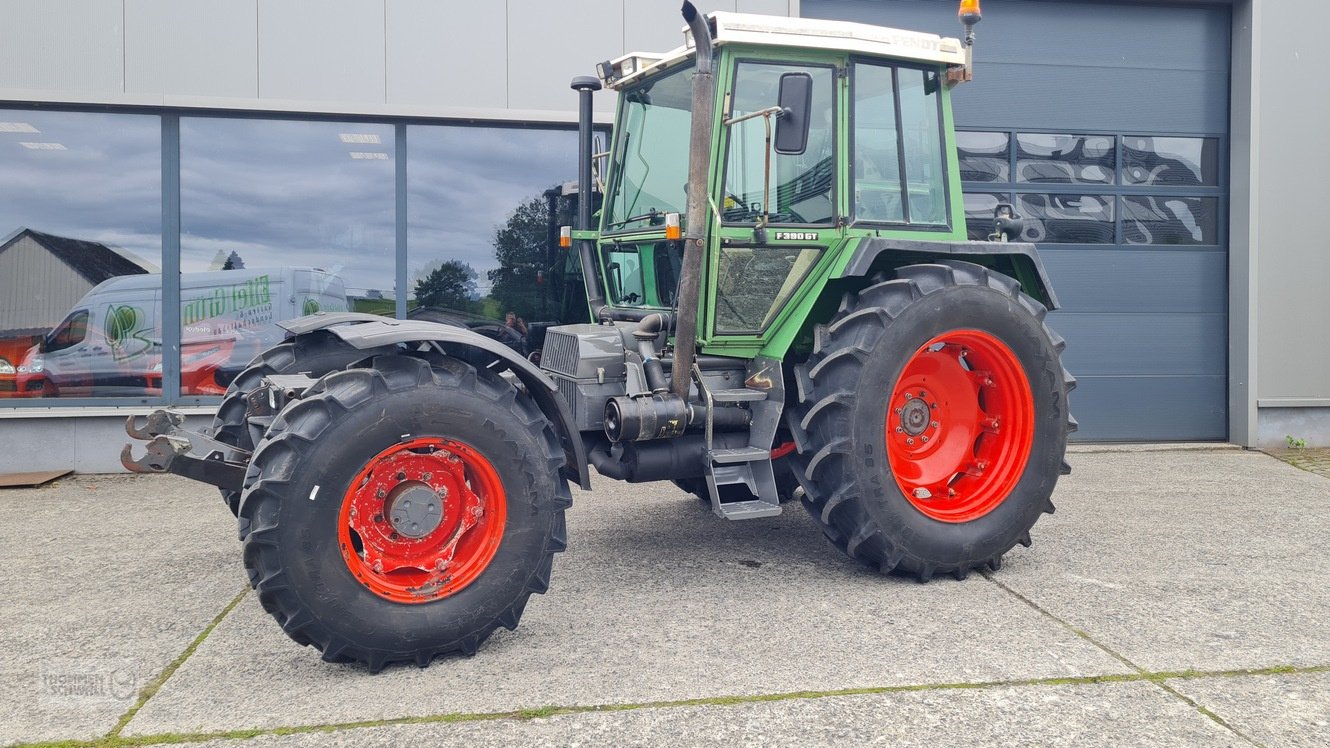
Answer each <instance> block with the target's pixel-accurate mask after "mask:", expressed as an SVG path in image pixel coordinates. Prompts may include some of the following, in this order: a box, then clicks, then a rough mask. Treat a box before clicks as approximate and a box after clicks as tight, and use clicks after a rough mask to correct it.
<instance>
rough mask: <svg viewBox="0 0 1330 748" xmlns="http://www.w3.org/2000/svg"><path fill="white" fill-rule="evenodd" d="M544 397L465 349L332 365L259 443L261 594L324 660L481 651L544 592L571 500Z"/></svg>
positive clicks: (248, 556)
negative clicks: (479, 363)
mask: <svg viewBox="0 0 1330 748" xmlns="http://www.w3.org/2000/svg"><path fill="white" fill-rule="evenodd" d="M563 462H564V456H563V450H562V449H561V448H560V446H559V441H558V438H557V436H556V435H555V431H554V427H553V425H552V424H551V423H550V422H549V420H548V419H547V418H546V417H545V416H544V414H542V413H541V411H540V410H539V408H537V407H536V405H535V403H534V402H532V400H531V399H530V398H529V397H527V396H526V394H524V393H522V392H519V391H518V390H517V388H516V387H514V386H513V385H512V384H510V383H508V382H507V381H506V380H504V379H502V378H501V377H499V376H498V375H496V374H494V373H492V372H490V371H488V370H485V369H480V370H477V369H476V368H475V367H473V366H471V365H469V364H467V363H465V362H463V361H459V360H457V359H454V358H447V357H438V358H435V359H432V360H431V361H429V362H427V361H425V360H423V359H421V358H416V357H412V356H407V355H389V356H379V357H376V358H374V359H373V360H372V361H371V362H370V366H368V367H366V368H354V369H347V370H345V371H338V372H334V373H332V374H329V375H327V376H325V377H324V378H323V379H321V380H319V382H318V383H316V384H315V385H314V386H313V387H311V388H310V389H309V390H308V392H307V393H306V396H305V397H304V398H303V399H302V400H300V401H298V402H296V403H293V404H291V405H290V406H288V407H287V408H285V409H284V410H283V411H282V412H281V413H280V414H279V415H278V416H277V418H276V419H275V420H274V421H273V424H272V426H271V427H270V428H269V430H268V433H267V435H266V436H265V437H264V438H263V440H262V441H261V442H260V444H259V446H258V449H257V450H255V452H254V458H253V460H252V461H251V462H250V465H249V469H248V472H247V474H246V477H245V491H244V496H243V498H242V500H241V502H240V517H241V525H242V527H247V528H248V530H249V532H248V534H247V535H246V536H245V537H244V538H243V541H244V558H245V565H246V567H247V571H248V573H249V576H250V581H251V584H253V586H254V588H255V589H256V590H257V591H258V596H259V601H260V603H261V604H262V605H263V607H264V609H265V610H267V611H268V612H269V613H270V614H272V616H273V617H274V618H275V619H277V622H278V623H279V624H281V626H282V629H283V630H284V631H286V633H287V634H288V635H289V636H290V637H291V638H292V639H294V640H295V641H296V642H297V643H300V644H309V645H312V646H314V647H316V648H317V649H319V650H320V651H322V652H323V659H325V660H328V661H330V662H348V661H349V662H359V663H363V664H365V665H367V666H368V667H369V669H370V670H371V671H378V670H380V669H382V668H383V667H384V666H385V665H387V664H391V663H395V662H413V663H415V664H416V665H419V666H420V667H425V666H427V665H428V664H429V663H430V661H431V660H433V659H434V657H436V656H438V655H443V654H448V653H453V652H460V653H463V654H473V653H474V652H475V651H476V648H477V647H478V646H479V645H480V643H481V642H482V641H484V640H485V639H486V638H487V637H488V636H489V635H490V634H491V633H492V632H493V631H494V629H495V628H497V627H498V626H504V627H506V628H508V629H513V628H515V627H516V626H517V621H518V618H519V617H520V616H521V615H522V610H523V608H524V607H525V606H526V602H527V598H528V597H530V595H531V593H533V592H544V591H545V590H546V588H547V587H548V585H549V578H550V570H551V568H552V565H553V560H554V554H555V553H557V552H558V551H561V550H563V549H564V547H565V545H566V541H565V530H564V509H565V508H567V507H568V506H569V505H571V503H572V499H571V496H570V493H569V490H568V485H567V481H566V480H565V478H564V477H563V476H562V475H561V474H560V468H561V466H562V465H563Z"/></svg>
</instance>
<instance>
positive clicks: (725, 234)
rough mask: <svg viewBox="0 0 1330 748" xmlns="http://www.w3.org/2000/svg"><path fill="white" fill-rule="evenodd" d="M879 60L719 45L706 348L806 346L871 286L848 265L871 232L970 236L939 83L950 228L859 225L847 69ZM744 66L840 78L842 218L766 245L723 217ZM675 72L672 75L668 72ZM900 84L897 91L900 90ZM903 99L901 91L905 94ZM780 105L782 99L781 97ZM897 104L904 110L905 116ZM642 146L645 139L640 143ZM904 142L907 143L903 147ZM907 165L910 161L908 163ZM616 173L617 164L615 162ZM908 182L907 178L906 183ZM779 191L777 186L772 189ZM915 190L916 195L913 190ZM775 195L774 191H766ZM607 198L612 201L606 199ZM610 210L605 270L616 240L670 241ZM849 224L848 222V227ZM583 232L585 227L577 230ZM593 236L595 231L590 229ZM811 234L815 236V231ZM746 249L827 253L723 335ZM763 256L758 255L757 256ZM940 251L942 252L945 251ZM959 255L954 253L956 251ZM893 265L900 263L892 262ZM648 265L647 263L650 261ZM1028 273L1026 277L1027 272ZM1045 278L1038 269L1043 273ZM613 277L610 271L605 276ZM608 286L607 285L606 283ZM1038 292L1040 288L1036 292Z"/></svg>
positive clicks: (944, 238) (779, 352) (778, 351)
mask: <svg viewBox="0 0 1330 748" xmlns="http://www.w3.org/2000/svg"><path fill="white" fill-rule="evenodd" d="M874 59H875V58H869V57H859V56H853V55H849V54H846V53H827V52H824V51H818V50H811V49H796V48H780V47H756V46H743V45H726V46H723V47H721V48H720V50H719V55H718V57H717V64H716V76H715V77H716V89H717V94H716V95H717V100H716V111H717V117H716V122H715V123H714V124H713V128H712V137H713V141H712V142H713V148H712V154H711V160H710V166H709V185H710V190H709V194H710V196H711V199H712V201H713V210H711V211H709V212H708V226H707V236H708V237H709V246H708V247H707V251H706V253H705V259H704V270H703V277H702V293H701V307H702V308H701V309H700V310H699V314H698V331H697V332H698V345H699V348H700V350H701V352H702V353H706V354H713V355H722V356H733V357H738V358H753V357H755V356H758V355H761V356H766V357H770V358H773V359H784V358H785V356H786V355H787V354H788V353H789V352H790V351H791V349H792V348H798V347H799V345H800V341H801V339H803V340H804V341H806V340H807V339H809V338H810V334H811V328H812V325H813V324H814V323H815V322H818V321H823V320H825V319H827V318H828V317H830V316H831V314H833V313H834V312H835V309H836V307H837V305H838V304H839V299H840V296H841V295H842V294H843V293H844V292H845V291H847V290H852V289H856V288H861V287H863V286H864V285H866V283H867V282H868V281H867V278H864V277H859V278H847V277H845V272H846V267H847V265H848V264H849V263H850V261H851V258H852V257H853V255H854V252H855V250H856V249H858V248H859V246H860V244H861V242H862V241H863V240H864V239H867V238H883V239H902V240H914V241H938V242H963V241H965V240H966V225H965V209H964V202H963V197H962V194H961V182H960V167H959V164H958V162H957V158H956V148H955V132H954V125H953V120H952V108H951V96H950V90H949V89H948V88H947V87H946V86H941V87H940V89H939V90H938V91H937V94H938V95H939V99H940V112H941V146H942V158H943V164H944V172H945V175H946V201H947V204H948V208H949V213H948V215H949V216H950V220H949V222H948V225H946V226H905V225H900V224H897V225H884V224H880V223H879V224H864V223H854V222H852V221H853V219H852V218H850V216H851V214H852V211H851V205H850V196H851V189H852V187H851V174H850V171H851V170H850V168H849V166H848V165H850V164H852V163H853V158H854V154H853V153H851V148H852V142H851V136H852V132H851V131H852V128H853V123H852V116H851V108H852V106H853V101H852V98H851V97H852V94H851V80H850V79H851V76H850V75H849V70H850V66H851V64H852V63H853V62H854V61H872V60H874ZM883 61H884V62H888V63H899V64H901V65H902V66H904V67H902V69H903V70H904V69H907V68H908V69H931V70H936V71H937V73H938V76H939V79H945V74H946V70H945V66H941V65H938V66H920V65H919V64H918V63H914V62H910V61H905V60H900V61H897V60H889V59H886V60H883ZM739 62H771V63H787V64H793V65H800V64H809V65H813V66H816V65H834V66H835V68H836V75H835V77H834V79H833V85H834V88H835V95H834V102H835V115H834V116H835V119H834V133H835V138H834V140H835V144H834V164H835V165H836V168H835V178H834V181H833V184H834V197H833V202H834V213H835V216H836V217H837V218H836V220H837V223H835V224H819V225H817V226H812V227H810V226H808V225H803V224H799V225H789V226H787V227H781V226H779V225H777V226H773V227H769V228H768V229H767V241H766V242H765V243H761V244H759V243H756V242H754V231H753V227H752V225H751V224H749V225H737V226H736V225H726V224H724V223H723V222H722V221H720V220H718V219H719V218H720V216H719V209H718V208H716V207H715V206H719V205H726V204H727V203H726V199H727V197H726V192H725V185H724V179H725V168H726V162H727V157H728V151H727V138H728V136H729V134H730V133H729V130H730V128H728V127H726V126H725V125H724V124H723V120H724V118H725V117H726V116H728V115H729V112H728V111H727V109H728V103H729V101H730V96H731V92H733V91H734V88H735V83H736V69H737V68H736V63H739ZM667 74H668V73H667ZM893 90H894V89H893ZM895 95H896V96H899V95H900V93H899V91H898V90H897V91H896V94H895ZM620 98H621V101H620V109H619V115H618V118H617V120H616V121H618V122H620V123H622V122H623V119H624V116H625V111H626V110H625V106H626V105H625V103H624V101H623V99H624V98H625V97H623V96H621V97H620ZM773 103H774V102H773ZM899 111H900V109H899V104H898V106H897V112H898V116H899ZM623 137H624V135H623V128H622V127H619V126H616V128H615V131H614V143H613V144H612V146H611V149H612V153H614V154H618V153H620V150H619V149H620V148H621V147H623V145H624V144H623V143H621V142H620V140H621V139H622V138H623ZM638 147H639V148H640V147H641V146H640V145H639V146H638ZM899 147H902V148H903V147H904V146H899ZM902 163H903V161H902ZM611 168H612V169H613V167H611ZM616 178H618V175H616V174H611V175H610V189H611V192H613V190H614V184H615V182H614V180H615V179H616ZM898 179H900V180H904V179H905V177H904V176H898ZM904 184H906V185H907V187H906V188H905V189H908V181H907V182H904ZM772 191H773V192H774V188H773V190H772ZM911 194H913V193H911ZM768 196H770V195H768ZM607 204H608V200H607ZM608 215H609V211H608V210H603V211H602V216H601V221H602V223H601V231H600V233H599V235H598V241H599V246H600V248H601V251H600V252H599V253H598V254H599V257H598V259H599V261H600V262H601V264H602V273H604V272H605V259H604V258H605V250H606V248H607V247H610V246H613V245H614V244H623V245H629V244H640V243H643V242H663V241H665V231H664V227H663V226H659V227H657V226H649V227H646V228H639V229H637V230H634V231H629V232H621V233H617V234H616V233H613V232H607V231H606V230H605V229H606V224H607V222H608V221H607V217H608ZM847 221H848V223H847ZM782 228H785V229H786V230H787V231H788V232H797V233H799V234H801V235H802V236H800V237H799V238H798V239H784V238H780V237H777V236H776V234H777V232H778V231H781V230H782ZM580 233H582V232H579V234H580ZM588 233H589V232H588ZM808 235H811V237H810V236H808ZM748 247H756V248H757V251H758V252H760V251H762V250H768V251H770V250H779V249H782V248H809V249H816V250H817V251H819V252H820V256H819V257H818V258H817V260H816V262H815V263H813V265H812V267H811V269H809V270H808V271H807V273H806V275H805V277H804V278H803V280H802V282H800V283H799V285H798V286H797V288H796V289H795V290H794V291H793V293H792V294H791V295H790V296H789V297H788V298H787V299H786V300H785V301H784V302H783V303H781V304H780V307H779V309H778V310H776V311H774V312H773V313H770V314H769V315H768V317H767V318H766V319H765V320H764V322H765V325H764V326H763V328H762V329H761V330H760V331H746V332H740V333H727V332H718V331H717V329H716V327H717V319H718V316H719V315H718V307H717V305H718V303H720V300H719V299H718V288H719V286H720V282H721V281H720V272H721V253H722V252H724V251H726V250H727V249H730V250H735V249H737V250H743V249H746V248H748ZM751 256H752V257H756V256H757V255H756V253H753V254H752V255H751ZM939 256H941V254H939ZM948 256H952V257H954V256H955V255H948ZM879 259H880V260H881V264H882V267H884V268H889V267H891V266H892V265H893V262H892V260H891V258H889V257H887V258H879ZM927 259H928V258H927V257H924V258H920V257H919V256H918V253H913V254H912V255H911V260H910V261H912V262H919V261H927ZM978 259H979V260H980V261H981V262H985V263H986V264H991V258H978ZM894 264H900V263H899V262H898V263H894ZM644 265H645V263H644ZM877 269H878V265H876V264H875V266H874V268H873V270H874V271H876V270H877ZM644 270H646V273H645V280H646V282H647V283H651V284H654V281H655V277H654V273H653V272H651V269H650V268H646V267H644ZM1013 272H1014V273H1015V275H1016V276H1017V279H1018V280H1020V281H1021V282H1022V285H1024V286H1025V287H1026V288H1027V289H1031V288H1037V287H1038V284H1037V283H1032V282H1031V281H1032V280H1034V281H1037V280H1038V278H1037V277H1036V278H1033V279H1032V278H1030V277H1028V276H1029V273H1028V272H1023V271H1022V267H1021V266H1019V265H1016V266H1015V267H1014V268H1013ZM1021 275H1026V276H1027V277H1024V278H1022V277H1019V276H1021ZM1036 275H1037V274H1036ZM603 277H608V276H603ZM607 285H608V282H607ZM606 290H607V298H609V299H610V301H611V304H613V299H614V295H613V292H612V289H609V288H607V289H606ZM1033 295H1036V297H1038V296H1039V295H1040V294H1039V293H1038V292H1036V293H1035V294H1033ZM643 296H644V297H645V299H646V300H647V301H648V302H649V303H647V304H638V305H635V306H636V307H637V308H642V307H649V308H662V309H663V308H668V306H667V305H666V304H665V303H664V300H663V299H662V298H661V296H660V295H659V294H657V293H655V292H654V291H648V292H647V293H645V294H643Z"/></svg>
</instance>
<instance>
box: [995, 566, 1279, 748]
mask: <svg viewBox="0 0 1330 748" xmlns="http://www.w3.org/2000/svg"><path fill="white" fill-rule="evenodd" d="M981 574H982V575H983V577H984V579H987V580H988V581H990V582H992V583H993V584H995V585H997V587H998V589H1001V590H1002V591H1004V592H1006V593H1007V594H1009V595H1011V596H1012V597H1015V598H1016V599H1017V600H1020V601H1021V602H1023V603H1025V604H1026V605H1028V606H1030V607H1031V608H1033V609H1034V610H1036V611H1038V612H1039V613H1040V614H1042V615H1044V616H1045V617H1047V618H1049V619H1050V620H1052V621H1055V622H1056V623H1057V624H1058V625H1059V626H1062V627H1063V628H1065V629H1066V630H1068V631H1070V632H1071V633H1073V634H1075V635H1076V636H1078V637H1080V638H1081V639H1083V640H1085V641H1087V642H1089V643H1090V644H1092V645H1094V646H1095V647H1097V648H1099V650H1100V651H1102V652H1105V653H1107V654H1108V655H1109V656H1110V657H1112V658H1113V659H1115V660H1117V661H1118V662H1121V663H1122V664H1123V665H1126V666H1127V667H1129V668H1131V669H1132V670H1135V671H1136V673H1137V674H1139V675H1140V676H1141V677H1142V679H1143V680H1146V681H1148V682H1150V683H1153V684H1154V685H1156V686H1158V687H1159V688H1161V689H1163V691H1164V692H1165V693H1168V694H1169V695H1171V696H1173V697H1174V698H1177V699H1178V700H1180V701H1182V702H1183V703H1184V704H1186V705H1188V706H1190V707H1191V708H1192V709H1195V710H1196V711H1197V712H1198V713H1200V714H1201V715H1203V716H1205V717H1207V718H1209V719H1210V720H1211V721H1213V722H1214V723H1215V724H1217V725H1219V726H1220V727H1222V728H1224V729H1226V730H1228V731H1229V732H1231V733H1233V734H1234V735H1236V736H1238V737H1239V738H1242V739H1243V740H1245V741H1247V742H1248V743H1251V744H1252V745H1254V746H1256V747H1257V748H1265V746H1264V745H1262V744H1261V743H1260V742H1258V741H1257V740H1255V739H1254V738H1252V737H1251V736H1249V735H1247V734H1246V733H1244V732H1242V731H1241V730H1239V729H1238V728H1236V727H1234V726H1233V725H1231V724H1229V722H1228V721H1227V720H1225V719H1224V718H1223V717H1221V716H1219V715H1218V714H1216V713H1215V712H1214V711H1212V710H1210V709H1208V708H1206V707H1205V706H1203V705H1201V704H1199V703H1197V702H1196V700H1194V699H1192V698H1189V697H1188V696H1186V695H1184V694H1183V693H1182V692H1180V691H1178V690H1177V689H1175V688H1173V687H1172V686H1170V685H1168V684H1167V683H1165V682H1164V680H1165V678H1163V677H1161V676H1160V674H1158V673H1152V672H1151V671H1149V670H1146V669H1145V668H1143V667H1141V666H1140V665H1137V664H1136V663H1135V662H1132V661H1131V660H1130V659H1128V658H1127V657H1126V656H1125V655H1123V654H1121V653H1119V652H1117V651H1116V650H1114V649H1113V648H1112V647H1110V646H1108V645H1107V644H1104V643H1103V642H1101V641H1099V640H1098V639H1096V638H1094V637H1093V636H1091V635H1090V634H1089V632H1086V631H1083V630H1081V629H1079V628H1076V627H1075V626H1073V625H1071V624H1070V623H1068V622H1067V621H1064V620H1062V619H1061V618H1059V617H1057V616H1055V615H1053V614H1052V613H1051V612H1049V611H1048V610H1046V609H1045V608H1043V607H1042V606H1040V605H1039V604H1038V603H1036V602H1035V601H1033V600H1031V599H1030V598H1028V597H1026V596H1025V595H1022V594H1021V593H1019V592H1017V591H1016V590H1014V589H1012V588H1011V587H1009V586H1007V585H1005V584H1003V583H1002V582H1000V581H998V580H997V579H996V578H994V576H993V572H991V571H987V570H985V571H983V572H981Z"/></svg>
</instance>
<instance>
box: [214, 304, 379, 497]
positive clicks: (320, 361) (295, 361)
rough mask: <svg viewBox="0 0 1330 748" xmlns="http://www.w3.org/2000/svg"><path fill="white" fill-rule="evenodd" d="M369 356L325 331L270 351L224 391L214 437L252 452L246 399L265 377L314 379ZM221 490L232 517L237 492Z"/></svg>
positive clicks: (274, 347) (240, 374) (263, 354)
mask: <svg viewBox="0 0 1330 748" xmlns="http://www.w3.org/2000/svg"><path fill="white" fill-rule="evenodd" d="M369 355H370V353H369V352H366V351H361V350H357V349H355V348H353V347H351V346H350V345H348V344H346V343H344V342H342V339H341V338H339V337H337V336H336V335H333V334H332V333H330V332H328V331H326V330H316V331H314V332H311V333H306V334H304V335H298V336H296V337H295V338H292V339H291V340H287V341H285V342H282V343H279V344H277V345H275V346H273V347H271V348H269V349H268V350H266V351H264V352H263V353H260V354H259V355H258V356H257V357H255V358H254V360H253V361H251V362H250V363H249V366H247V367H245V369H244V370H243V371H241V372H240V373H239V374H237V375H236V378H235V379H234V380H232V381H231V384H230V386H228V387H227V388H226V394H225V395H223V396H222V404H221V405H220V406H218V408H217V415H216V416H214V417H213V421H212V432H213V437H214V438H215V439H217V441H219V442H221V443H223V444H229V445H231V446H233V447H238V448H240V449H243V450H246V451H252V450H253V449H254V439H253V437H252V436H251V435H250V431H249V424H248V423H246V421H245V412H246V409H247V402H246V400H247V398H248V397H249V394H250V393H251V392H253V391H254V390H256V389H258V388H259V386H260V385H262V384H263V378H264V377H267V376H270V375H273V374H295V373H299V372H304V373H305V374H308V375H309V376H311V377H314V378H316V379H317V378H318V377H321V376H323V375H324V374H327V373H328V372H332V371H337V370H338V369H343V368H346V367H347V366H350V365H351V364H353V363H355V362H356V361H359V360H361V359H364V358H366V357H368V356H369ZM220 490H221V492H222V500H223V501H224V502H226V506H227V508H229V509H230V510H231V513H232V514H235V513H236V511H237V509H238V508H239V506H240V492H239V491H233V490H230V489H226V488H223V489H220Z"/></svg>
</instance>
